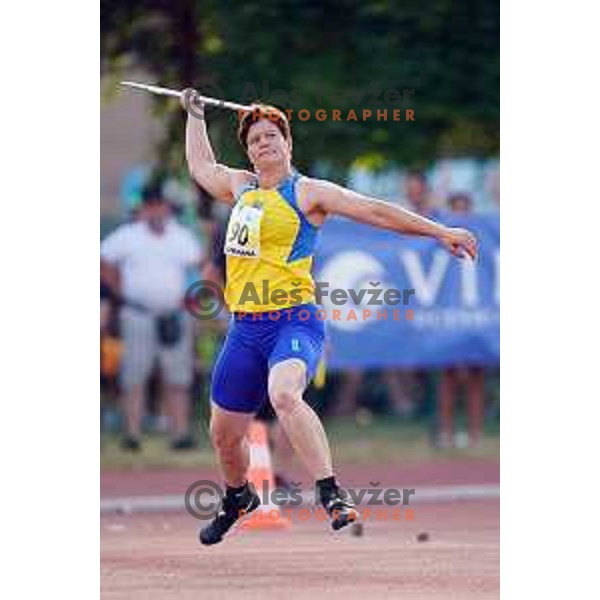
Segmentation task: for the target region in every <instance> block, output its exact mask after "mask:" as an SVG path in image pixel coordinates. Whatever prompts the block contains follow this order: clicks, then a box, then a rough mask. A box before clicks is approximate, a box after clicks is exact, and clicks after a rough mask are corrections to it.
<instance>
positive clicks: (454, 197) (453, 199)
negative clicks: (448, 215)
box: [448, 192, 473, 208]
mask: <svg viewBox="0 0 600 600" xmlns="http://www.w3.org/2000/svg"><path fill="white" fill-rule="evenodd" d="M461 200H463V201H464V202H466V204H467V206H468V207H469V208H471V207H472V206H473V200H472V198H471V196H469V194H467V193H466V192H456V193H454V194H451V195H450V196H449V197H448V206H450V207H452V206H454V205H455V204H456V203H457V202H460V201H461Z"/></svg>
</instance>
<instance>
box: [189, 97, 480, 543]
mask: <svg viewBox="0 0 600 600" xmlns="http://www.w3.org/2000/svg"><path fill="white" fill-rule="evenodd" d="M181 97H182V99H185V102H183V101H182V104H183V105H184V107H185V104H186V103H187V102H193V103H194V106H196V107H199V108H198V109H197V110H198V111H200V114H198V113H196V114H195V115H194V114H188V118H187V126H186V158H187V163H188V167H189V170H190V173H191V175H192V177H193V178H194V179H195V180H196V181H197V182H198V184H199V185H200V186H202V187H203V188H204V189H206V190H207V191H208V193H210V194H211V195H212V196H213V197H214V198H216V199H218V200H220V201H223V202H226V203H227V204H229V205H231V206H232V207H233V208H232V211H231V216H230V219H229V226H228V231H227V237H226V240H225V248H224V252H225V254H226V257H227V283H226V287H225V300H226V302H227V305H228V307H229V310H230V311H231V313H232V316H231V323H230V326H229V331H228V334H227V338H226V341H225V343H224V345H223V348H222V350H221V353H220V355H219V357H218V359H217V361H216V363H215V366H214V370H213V376H212V390H211V397H212V414H211V424H210V432H211V439H212V443H213V446H214V448H215V450H216V452H217V454H218V458H219V462H220V465H221V469H222V471H223V475H224V477H225V483H226V493H225V496H224V498H223V500H222V505H221V508H220V510H219V512H218V513H217V515H216V517H215V518H214V519H213V520H212V521H211V522H210V523H209V524H208V525H207V526H206V527H204V528H203V529H202V530H201V532H200V541H201V542H202V543H203V544H216V543H218V542H220V541H221V540H222V539H223V536H224V535H225V533H226V532H227V531H228V530H229V529H230V528H231V527H232V525H233V524H234V523H235V522H236V521H237V519H238V518H239V516H240V515H241V514H246V513H249V512H251V511H252V510H254V509H256V508H257V507H258V506H259V504H260V499H259V497H258V495H257V494H256V492H255V490H254V489H253V487H252V486H249V484H248V480H247V478H246V473H247V470H248V462H249V454H248V447H247V445H246V439H245V435H246V431H247V430H248V426H249V424H250V422H251V420H252V419H253V418H254V415H255V413H256V412H257V411H258V410H259V408H260V406H261V405H262V403H263V402H265V401H266V400H267V398H268V399H269V400H270V401H271V404H272V406H273V409H274V410H275V412H276V414H277V417H278V419H279V421H280V422H281V425H282V426H283V428H284V430H285V432H286V434H287V436H288V437H289V439H290V442H291V444H292V446H293V448H294V450H295V451H296V453H297V454H298V456H299V457H300V459H301V462H302V463H303V465H304V467H305V468H306V470H307V471H308V472H309V473H310V475H311V476H312V477H313V478H314V480H316V489H317V490H318V492H319V495H320V500H321V502H322V503H323V506H324V508H325V510H326V511H327V513H328V515H329V516H330V518H331V524H332V527H333V529H335V530H338V529H340V528H342V527H344V526H345V525H347V524H348V523H350V522H352V521H354V520H355V519H356V518H357V516H358V515H357V511H356V508H355V507H354V505H353V504H352V502H351V501H350V500H349V499H348V498H343V497H342V496H341V495H340V491H339V487H338V483H337V481H336V479H335V475H334V470H333V467H332V462H331V453H330V450H329V445H328V442H327V437H326V435H325V431H324V429H323V426H322V424H321V422H320V420H319V418H318V417H317V415H316V414H315V413H314V411H313V410H312V409H311V408H310V407H309V406H308V405H307V404H306V403H305V402H304V400H303V398H302V395H303V392H304V390H305V388H306V386H307V383H308V382H309V380H310V379H311V377H312V376H313V375H314V373H315V369H316V367H317V364H318V362H319V358H320V355H321V353H322V350H323V340H324V326H323V322H322V321H321V320H319V319H318V318H317V317H316V312H317V307H316V306H315V293H314V292H315V290H314V282H313V279H312V277H311V266H312V259H313V253H314V250H315V243H316V239H317V232H318V231H319V227H320V226H321V225H322V223H323V222H324V220H325V218H326V217H327V216H329V215H342V216H344V217H348V218H350V219H353V220H355V221H358V222H360V223H368V224H369V225H374V226H375V227H379V228H382V229H390V230H392V231H395V232H397V233H401V234H410V235H420V236H429V237H432V238H435V239H437V240H439V241H440V242H441V243H442V244H443V245H444V246H445V247H446V248H447V249H448V250H449V251H450V252H451V253H452V254H454V255H455V256H458V257H462V256H464V255H465V253H466V254H468V255H469V256H470V257H471V258H473V259H474V258H475V256H476V253H477V243H476V240H475V237H474V236H473V235H472V234H471V233H470V232H469V231H466V230H463V229H452V228H448V227H444V226H443V225H440V224H438V223H435V222H433V221H431V220H429V219H425V218H423V217H420V216H418V215H416V214H413V213H411V212H409V211H406V210H403V209H402V208H399V207H397V206H393V205H390V204H387V203H385V202H382V201H379V200H376V199H374V198H369V197H366V196H363V195H361V194H357V193H355V192H352V191H350V190H348V189H345V188H343V187H340V186H338V185H334V184H333V183H330V182H328V181H322V180H317V179H312V178H309V177H303V176H301V175H299V174H298V173H297V172H296V171H295V170H294V169H293V168H292V136H291V132H290V127H289V124H288V121H287V119H286V117H285V115H284V114H283V113H282V112H281V111H279V110H277V109H275V108H273V107H267V106H261V107H260V108H258V109H256V110H253V111H252V112H247V113H246V114H245V115H244V116H243V117H242V118H241V120H240V125H239V131H238V137H239V140H240V142H241V144H242V145H243V146H244V148H245V150H246V152H247V154H248V158H249V160H250V163H251V164H252V166H253V168H254V171H253V172H250V171H245V170H240V169H233V168H230V167H227V166H224V165H222V164H219V163H217V161H216V160H215V156H214V154H213V151H212V148H211V145H210V142H209V139H208V134H207V130H206V125H205V121H204V119H203V118H202V110H203V109H202V106H201V105H200V103H199V101H198V99H197V98H196V95H195V92H194V91H193V90H186V91H185V92H184V93H183V94H182V95H181ZM188 106H189V105H188ZM265 282H266V283H265ZM265 285H267V286H268V293H269V294H271V295H270V296H268V301H267V302H266V303H265V302H264V299H265V298H264V297H263V289H264V287H263V286H265ZM256 313H261V314H256ZM259 317H260V318H259Z"/></svg>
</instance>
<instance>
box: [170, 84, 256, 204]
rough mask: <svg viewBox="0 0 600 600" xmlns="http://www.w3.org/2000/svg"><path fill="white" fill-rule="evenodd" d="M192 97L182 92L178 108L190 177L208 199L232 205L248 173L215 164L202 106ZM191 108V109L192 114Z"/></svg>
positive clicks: (192, 94) (188, 91)
mask: <svg viewBox="0 0 600 600" xmlns="http://www.w3.org/2000/svg"><path fill="white" fill-rule="evenodd" d="M194 94H195V92H194V91H193V90H185V91H184V92H183V94H182V96H181V104H182V106H183V108H184V109H185V110H186V112H187V113H188V116H187V123H186V128H185V158H186V160H187V164H188V169H189V171H190V175H191V176H192V177H193V178H194V180H195V181H196V182H197V183H198V185H200V186H201V187H202V188H204V189H205V190H206V191H207V192H208V193H209V194H210V195H211V196H213V197H214V198H216V199H217V200H221V201H223V202H226V203H227V204H233V202H234V198H235V192H236V190H237V189H239V188H240V187H243V186H244V185H245V184H246V183H248V182H249V181H250V180H251V179H252V174H251V173H250V172H249V171H244V170H241V169H232V168H231V167H227V166H225V165H221V164H219V163H218V162H217V161H216V159H215V155H214V154H213V150H212V147H211V145H210V140H209V139H208V132H207V130H206V121H205V119H204V106H203V105H201V104H199V103H198V102H194V101H193V96H194ZM192 103H193V104H192ZM190 104H191V105H192V106H193V109H192V110H190Z"/></svg>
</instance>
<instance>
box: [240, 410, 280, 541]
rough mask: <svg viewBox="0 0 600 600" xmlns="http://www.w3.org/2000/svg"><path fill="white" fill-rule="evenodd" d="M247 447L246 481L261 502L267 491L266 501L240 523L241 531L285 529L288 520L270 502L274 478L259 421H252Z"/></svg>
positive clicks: (265, 434) (264, 429)
mask: <svg viewBox="0 0 600 600" xmlns="http://www.w3.org/2000/svg"><path fill="white" fill-rule="evenodd" d="M247 437H248V445H249V447H250V469H249V471H248V481H249V482H250V483H252V484H253V485H254V487H255V488H256V491H257V493H258V495H259V496H260V497H261V499H262V500H264V499H265V498H264V497H263V496H264V495H265V494H264V492H265V488H266V489H267V490H268V494H266V495H268V501H267V503H266V504H261V506H260V507H259V508H257V509H256V510H255V511H254V512H252V513H251V514H250V515H249V516H248V518H247V519H245V520H244V521H242V523H240V527H241V528H242V529H287V528H288V527H289V526H290V520H289V517H288V516H287V515H284V514H283V513H282V512H281V509H280V508H279V506H277V505H276V504H273V502H272V501H271V494H272V492H273V490H274V489H275V478H274V476H273V467H272V466H271V452H270V450H269V441H268V435H267V426H266V425H265V424H264V423H261V422H260V421H253V422H252V423H251V425H250V429H249V431H248V435H247Z"/></svg>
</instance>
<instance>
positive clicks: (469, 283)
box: [460, 258, 479, 307]
mask: <svg viewBox="0 0 600 600" xmlns="http://www.w3.org/2000/svg"><path fill="white" fill-rule="evenodd" d="M460 275H461V278H460V279H461V284H462V285H461V295H462V303H463V305H464V306H468V307H475V306H477V305H478V304H479V290H478V289H477V263H476V262H475V261H473V260H470V259H468V258H465V259H463V260H461V261H460Z"/></svg>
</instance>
